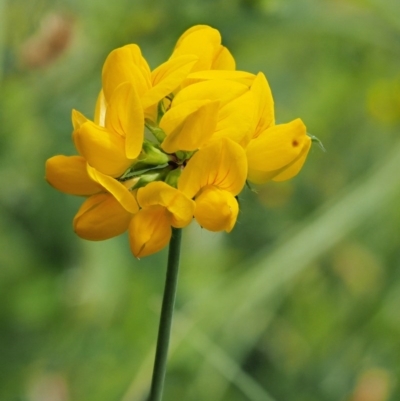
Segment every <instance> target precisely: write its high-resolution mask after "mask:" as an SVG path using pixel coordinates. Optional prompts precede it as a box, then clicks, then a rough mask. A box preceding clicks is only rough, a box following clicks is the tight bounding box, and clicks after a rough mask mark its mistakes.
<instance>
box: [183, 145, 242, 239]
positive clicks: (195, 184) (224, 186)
mask: <svg viewBox="0 0 400 401" xmlns="http://www.w3.org/2000/svg"><path fill="white" fill-rule="evenodd" d="M246 176H247V161H246V154H245V152H244V150H243V148H242V147H241V146H240V145H238V144H237V143H235V142H234V141H232V140H231V139H229V138H221V139H218V140H215V141H213V142H211V143H210V144H209V145H208V146H206V147H204V148H203V149H201V150H199V151H198V152H197V153H196V154H195V155H194V156H193V157H192V158H191V159H190V160H189V162H188V164H187V166H186V167H185V169H184V170H183V172H182V175H181V177H180V179H179V182H178V189H179V190H181V191H182V192H183V193H184V194H186V195H187V196H188V197H189V198H194V200H195V202H196V209H195V211H194V217H195V218H196V220H197V222H198V223H199V224H200V225H201V226H202V227H204V228H206V229H207V230H210V231H222V230H225V231H227V232H229V231H231V230H232V228H233V226H234V225H235V222H236V219H237V215H238V211H239V207H238V203H237V200H236V199H235V196H236V195H238V194H239V193H240V191H241V190H242V188H243V186H244V184H245V182H246Z"/></svg>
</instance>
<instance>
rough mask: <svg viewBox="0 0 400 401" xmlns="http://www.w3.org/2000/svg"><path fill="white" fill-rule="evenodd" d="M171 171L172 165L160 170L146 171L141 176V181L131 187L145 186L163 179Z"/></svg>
mask: <svg viewBox="0 0 400 401" xmlns="http://www.w3.org/2000/svg"><path fill="white" fill-rule="evenodd" d="M169 171H171V170H170V167H166V168H164V169H161V170H158V171H154V172H148V173H145V174H143V175H142V176H141V177H140V179H139V181H138V182H137V183H136V184H135V185H134V186H133V187H132V188H131V189H137V188H140V187H145V186H146V185H147V184H150V183H151V182H154V181H163V180H164V179H165V177H166V176H167V174H168V172H169Z"/></svg>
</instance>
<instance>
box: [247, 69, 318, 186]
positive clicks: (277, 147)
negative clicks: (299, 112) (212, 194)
mask: <svg viewBox="0 0 400 401" xmlns="http://www.w3.org/2000/svg"><path fill="white" fill-rule="evenodd" d="M251 91H252V93H253V94H254V96H255V98H256V104H257V105H258V107H257V109H256V113H257V115H256V120H255V128H254V132H253V138H252V139H251V140H250V142H249V143H248V144H247V146H246V156H247V160H248V168H249V172H248V180H249V181H251V182H253V183H255V184H262V183H265V182H267V181H269V180H274V181H284V180H288V179H290V178H292V177H294V176H295V175H296V174H297V173H298V172H299V171H300V170H301V168H302V166H303V164H304V162H305V160H306V157H307V154H308V151H309V150H310V147H311V138H310V137H309V136H308V135H307V129H306V127H305V125H304V124H303V122H302V121H301V120H300V119H296V120H293V121H291V122H289V123H287V124H278V125H275V116H274V102H273V98H272V94H271V90H270V88H269V85H268V82H267V80H266V79H265V76H264V74H262V73H259V74H258V75H257V77H256V79H255V80H254V82H253V84H252V86H251Z"/></svg>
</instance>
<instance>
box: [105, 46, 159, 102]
mask: <svg viewBox="0 0 400 401" xmlns="http://www.w3.org/2000/svg"><path fill="white" fill-rule="evenodd" d="M102 75H103V77H102V80H103V90H104V96H105V98H106V101H107V103H108V102H109V100H110V99H111V96H112V94H113V92H114V90H115V89H116V88H117V87H118V86H119V85H120V84H121V83H123V82H131V83H132V84H134V85H135V89H136V91H137V93H138V94H139V96H142V95H143V94H144V93H145V92H147V91H148V90H149V89H150V88H151V74H150V68H149V66H148V64H147V62H146V60H145V59H144V58H143V56H142V53H141V51H140V48H139V46H137V45H134V44H132V45H126V46H123V47H120V48H118V49H115V50H113V51H112V52H111V53H110V54H109V55H108V57H107V59H106V61H105V63H104V66H103V73H102Z"/></svg>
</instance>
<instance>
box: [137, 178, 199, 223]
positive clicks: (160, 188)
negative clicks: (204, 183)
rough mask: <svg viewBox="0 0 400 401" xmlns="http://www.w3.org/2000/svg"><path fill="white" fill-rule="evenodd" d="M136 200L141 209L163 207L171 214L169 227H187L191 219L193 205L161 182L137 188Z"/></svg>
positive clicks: (189, 200)
mask: <svg viewBox="0 0 400 401" xmlns="http://www.w3.org/2000/svg"><path fill="white" fill-rule="evenodd" d="M137 200H138V202H139V205H140V206H141V207H142V208H147V207H150V206H155V205H159V206H163V207H165V208H166V209H167V210H168V212H169V213H170V214H171V223H170V224H171V225H172V226H173V227H176V228H182V227H185V226H187V225H188V224H189V223H190V222H191V221H192V218H193V213H194V208H195V203H194V202H193V201H192V200H191V199H189V198H188V197H187V196H186V195H184V194H183V193H182V192H180V191H178V190H177V189H176V188H173V187H171V186H169V185H168V184H166V183H165V182H162V181H155V182H152V183H150V184H148V185H146V186H145V187H143V188H139V190H138V193H137Z"/></svg>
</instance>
